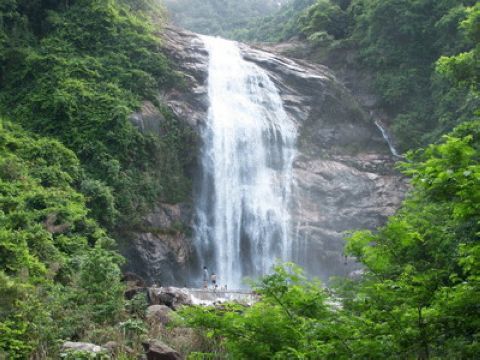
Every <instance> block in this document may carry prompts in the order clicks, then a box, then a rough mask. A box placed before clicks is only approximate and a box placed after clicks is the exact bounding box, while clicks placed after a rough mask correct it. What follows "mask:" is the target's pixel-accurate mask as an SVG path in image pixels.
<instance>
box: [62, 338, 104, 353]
mask: <svg viewBox="0 0 480 360" xmlns="http://www.w3.org/2000/svg"><path fill="white" fill-rule="evenodd" d="M70 351H84V352H88V353H92V354H101V353H108V352H109V351H108V349H107V348H105V347H102V346H98V345H95V344H91V343H85V342H72V341H67V342H65V343H63V345H62V348H61V352H62V353H68V352H70Z"/></svg>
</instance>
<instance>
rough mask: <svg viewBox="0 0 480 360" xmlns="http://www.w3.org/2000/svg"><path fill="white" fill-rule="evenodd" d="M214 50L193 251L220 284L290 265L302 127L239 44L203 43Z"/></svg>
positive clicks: (239, 282)
mask: <svg viewBox="0 0 480 360" xmlns="http://www.w3.org/2000/svg"><path fill="white" fill-rule="evenodd" d="M202 39H203V41H204V43H205V45H206V47H207V50H208V52H209V59H210V60H209V78H208V96H209V101H210V107H209V111H208V120H207V122H206V124H205V125H204V127H203V129H202V132H201V136H202V140H203V146H202V150H201V167H202V177H201V184H200V186H199V194H197V200H196V218H197V220H196V226H195V245H196V248H197V252H198V254H199V257H200V262H201V263H202V265H206V266H207V267H208V269H209V271H210V272H215V273H217V275H218V279H219V283H220V284H221V285H223V284H228V286H229V288H232V287H241V286H242V278H243V277H245V276H248V277H253V278H255V277H258V276H261V275H263V274H266V273H268V272H269V271H270V270H271V268H272V266H273V265H274V263H275V261H276V260H277V259H280V260H284V261H286V260H291V253H292V241H291V236H290V216H289V199H290V192H291V187H292V163H293V159H294V157H295V141H296V126H295V124H294V122H293V121H292V120H291V119H290V118H289V116H288V115H287V113H286V112H285V110H284V108H283V104H282V100H281V98H280V96H279V93H278V90H277V89H276V87H275V85H274V83H273V82H272V80H271V79H270V78H269V76H268V75H267V73H266V72H265V71H264V70H263V69H262V68H260V67H259V66H257V65H255V64H253V63H251V62H247V61H245V60H244V59H243V58H242V56H241V53H240V49H239V47H238V45H237V44H236V43H235V42H232V41H227V40H224V39H220V38H213V37H207V36H205V37H202Z"/></svg>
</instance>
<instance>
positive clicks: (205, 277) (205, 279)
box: [203, 266, 227, 290]
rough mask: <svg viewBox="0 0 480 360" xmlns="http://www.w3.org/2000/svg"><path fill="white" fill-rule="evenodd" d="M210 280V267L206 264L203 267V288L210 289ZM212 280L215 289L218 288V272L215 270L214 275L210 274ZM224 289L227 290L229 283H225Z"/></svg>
mask: <svg viewBox="0 0 480 360" xmlns="http://www.w3.org/2000/svg"><path fill="white" fill-rule="evenodd" d="M208 280H209V276H208V269H207V267H206V266H204V267H203V288H204V289H208ZM210 282H211V283H212V287H213V289H214V290H216V289H218V284H217V274H215V273H214V272H212V275H210ZM222 289H223V290H227V285H225V286H224V287H223V288H222Z"/></svg>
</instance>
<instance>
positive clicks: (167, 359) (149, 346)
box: [143, 340, 182, 360]
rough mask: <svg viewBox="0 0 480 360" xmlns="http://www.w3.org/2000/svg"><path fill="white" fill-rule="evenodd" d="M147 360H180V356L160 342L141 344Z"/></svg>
mask: <svg viewBox="0 0 480 360" xmlns="http://www.w3.org/2000/svg"><path fill="white" fill-rule="evenodd" d="M143 348H144V349H145V353H146V355H147V360H181V359H182V356H180V354H179V353H178V352H176V351H175V350H174V349H172V348H171V347H169V346H168V345H166V344H164V343H163V342H161V341H160V340H152V341H149V342H144V343H143Z"/></svg>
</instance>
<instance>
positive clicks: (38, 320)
mask: <svg viewBox="0 0 480 360" xmlns="http://www.w3.org/2000/svg"><path fill="white" fill-rule="evenodd" d="M80 176H81V168H80V162H79V160H78V159H77V158H76V156H75V155H74V153H73V152H72V151H70V150H68V149H67V148H65V147H64V146H63V145H61V144H60V143H59V142H58V141H56V140H51V139H47V138H35V137H33V136H32V135H30V134H28V133H26V132H24V131H23V130H21V129H20V128H19V127H18V126H15V125H12V124H11V123H9V122H5V121H1V122H0V223H1V230H0V299H1V301H0V329H1V333H2V336H1V337H0V338H1V340H0V351H3V352H4V353H6V354H8V356H9V357H8V358H19V359H24V358H26V357H27V355H29V354H32V353H34V352H36V351H38V350H39V349H41V348H54V347H56V343H55V340H57V339H59V338H71V337H75V336H81V334H82V332H83V331H85V325H87V324H88V323H90V322H93V323H95V322H96V323H105V322H111V321H115V319H116V318H117V317H118V315H119V314H120V311H121V310H122V305H123V300H122V294H123V292H122V287H121V285H120V270H119V267H118V265H119V264H120V262H121V259H120V257H119V256H118V255H116V254H115V252H114V251H112V250H111V246H112V242H113V240H111V239H109V238H108V236H107V235H106V233H105V231H104V230H103V229H101V228H100V227H99V226H98V225H97V223H96V222H95V221H93V220H92V219H90V218H89V217H88V209H87V208H86V203H85V198H84V197H83V196H82V195H81V194H80V193H78V192H76V191H75V190H74V188H73V184H74V183H75V181H76V180H77V179H78V178H79V177H80ZM106 284H108V287H106ZM44 351H45V350H44Z"/></svg>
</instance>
